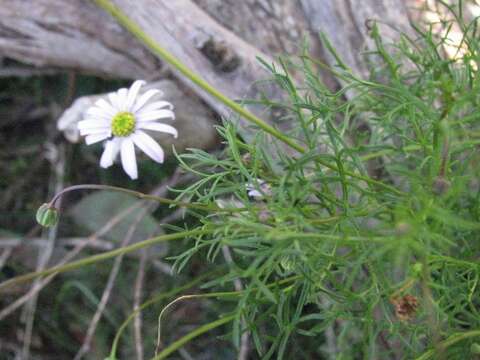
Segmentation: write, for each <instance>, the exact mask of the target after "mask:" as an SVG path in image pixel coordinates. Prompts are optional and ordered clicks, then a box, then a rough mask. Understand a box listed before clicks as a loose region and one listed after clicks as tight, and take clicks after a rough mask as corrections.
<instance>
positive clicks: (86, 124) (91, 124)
mask: <svg viewBox="0 0 480 360" xmlns="http://www.w3.org/2000/svg"><path fill="white" fill-rule="evenodd" d="M77 127H78V129H79V130H82V129H98V128H109V127H110V121H107V120H103V119H87V120H82V121H79V122H78V124H77Z"/></svg>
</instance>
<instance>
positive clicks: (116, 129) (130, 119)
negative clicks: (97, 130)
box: [112, 111, 136, 137]
mask: <svg viewBox="0 0 480 360" xmlns="http://www.w3.org/2000/svg"><path fill="white" fill-rule="evenodd" d="M135 124H136V121H135V116H133V114H132V113H130V112H126V111H125V112H120V113H118V114H117V115H115V116H114V117H113V119H112V134H113V135H114V136H119V137H125V136H128V135H130V134H131V133H133V131H134V130H135Z"/></svg>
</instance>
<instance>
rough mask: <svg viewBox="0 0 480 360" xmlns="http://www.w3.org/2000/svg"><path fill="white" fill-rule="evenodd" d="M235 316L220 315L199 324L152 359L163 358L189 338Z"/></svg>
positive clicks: (220, 324) (227, 321) (158, 359)
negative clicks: (220, 316)
mask: <svg viewBox="0 0 480 360" xmlns="http://www.w3.org/2000/svg"><path fill="white" fill-rule="evenodd" d="M235 317H236V315H235V314H233V315H229V316H225V317H222V318H220V319H218V320H215V321H212V322H211V323H208V324H205V325H203V326H200V327H199V328H197V329H195V330H194V331H192V332H190V333H188V334H187V335H185V336H183V337H181V338H180V339H178V340H177V341H175V342H174V343H173V344H171V345H169V346H168V347H166V348H165V349H164V350H163V351H162V352H161V353H159V354H158V355H157V356H155V357H154V358H152V360H160V359H165V358H166V357H167V356H168V355H170V354H171V353H173V352H174V351H176V350H178V349H179V348H181V347H182V346H183V345H185V344H186V343H187V342H189V341H190V340H192V339H194V338H196V337H197V336H200V335H202V334H204V333H206V332H207V331H210V330H212V329H215V328H217V327H219V326H222V325H223V324H226V323H229V322H230V321H233V320H234V319H235Z"/></svg>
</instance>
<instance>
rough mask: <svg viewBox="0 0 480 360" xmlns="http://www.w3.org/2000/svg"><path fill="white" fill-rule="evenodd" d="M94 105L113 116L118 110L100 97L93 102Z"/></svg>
mask: <svg viewBox="0 0 480 360" xmlns="http://www.w3.org/2000/svg"><path fill="white" fill-rule="evenodd" d="M95 106H96V107H98V108H100V109H102V110H103V111H104V112H105V113H106V114H108V115H110V116H111V117H114V116H115V115H116V113H117V112H118V111H117V109H115V108H114V107H113V106H112V105H111V104H110V103H108V101H106V100H105V99H100V100H97V101H96V102H95Z"/></svg>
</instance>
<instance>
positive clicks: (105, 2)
mask: <svg viewBox="0 0 480 360" xmlns="http://www.w3.org/2000/svg"><path fill="white" fill-rule="evenodd" d="M94 1H95V3H96V4H97V5H98V6H99V7H101V8H102V9H104V10H105V11H107V12H108V13H109V14H110V15H112V16H113V17H114V18H115V19H116V20H117V21H118V22H119V23H120V24H121V25H122V26H123V27H125V28H126V29H127V30H128V31H129V32H130V33H131V34H132V35H134V36H135V37H136V38H137V39H138V40H140V41H141V42H142V43H144V44H145V46H147V47H148V48H149V49H150V51H152V52H153V53H154V54H155V55H157V56H158V57H159V58H161V59H162V60H164V61H166V62H167V63H169V64H170V65H171V66H173V67H174V68H175V69H177V70H178V71H179V72H180V73H182V74H183V75H184V76H185V77H187V78H188V79H190V80H191V81H192V82H193V83H194V84H196V85H198V86H200V87H201V88H202V89H203V90H205V91H206V92H207V93H209V94H210V95H212V96H213V97H215V98H216V99H217V100H219V101H220V102H222V103H223V104H225V105H226V106H228V107H229V108H230V109H232V110H233V111H235V112H236V113H237V114H239V115H241V116H243V117H244V118H245V119H247V120H248V121H250V122H252V123H254V124H256V125H257V126H258V127H260V128H261V129H262V130H264V131H266V132H267V133H269V134H270V135H272V136H274V137H276V138H277V139H279V140H280V141H282V142H284V143H285V144H287V145H288V146H290V147H291V148H293V149H295V150H297V151H299V152H301V153H303V152H305V149H304V148H303V147H302V146H301V145H299V144H297V143H295V142H294V141H293V140H291V139H290V138H289V137H288V136H286V135H284V134H282V133H281V132H280V131H278V130H277V129H275V128H274V127H273V126H271V125H269V124H267V123H266V122H265V121H263V120H261V119H259V118H258V117H257V116H255V115H254V114H252V113H251V112H250V111H248V110H246V109H244V108H242V107H241V106H240V105H239V104H237V103H236V102H235V101H233V100H231V99H229V98H228V97H227V96H225V95H224V94H222V93H221V92H220V91H218V90H217V89H215V88H214V87H213V86H211V85H210V84H208V83H207V82H206V81H205V80H203V79H202V78H200V77H199V76H197V75H196V74H195V73H194V72H193V71H192V70H190V69H189V68H188V67H187V66H185V65H184V64H183V63H182V62H181V61H180V60H178V59H177V58H176V57H175V56H173V55H172V54H171V53H170V52H168V51H167V50H166V49H164V48H163V47H162V46H160V45H159V44H158V43H157V42H156V41H155V40H154V39H152V38H151V37H150V36H148V35H147V34H146V33H145V32H144V31H143V30H142V29H141V28H140V27H139V26H138V25H137V24H136V23H135V22H134V21H132V20H131V19H130V18H129V17H128V16H127V15H126V14H125V13H124V12H123V11H122V10H120V9H119V8H118V7H116V6H115V5H114V4H112V2H111V1H110V0H94Z"/></svg>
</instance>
